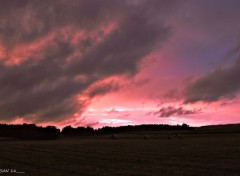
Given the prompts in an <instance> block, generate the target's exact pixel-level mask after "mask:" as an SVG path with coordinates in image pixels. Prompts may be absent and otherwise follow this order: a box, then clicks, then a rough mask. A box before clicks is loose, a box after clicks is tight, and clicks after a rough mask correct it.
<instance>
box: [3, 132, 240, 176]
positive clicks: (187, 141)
mask: <svg viewBox="0 0 240 176" xmlns="http://www.w3.org/2000/svg"><path fill="white" fill-rule="evenodd" d="M153 134H154V135H155V137H154V138H152V139H149V140H143V138H142V136H143V135H142V134H129V136H128V135H126V134H125V136H124V138H121V137H119V139H118V140H111V139H110V138H109V136H106V137H102V138H98V137H95V138H89V139H60V140H56V141H3V142H0V169H16V170H17V171H23V172H26V173H25V174H17V175H32V176H65V175H69V176H81V175H82V176H88V175H89V176H90V175H98V176H102V175H106V176H112V175H114V176H115V175H117V176H118V175H119V176H122V175H126V176H130V175H136V176H141V175H156V176H240V164H239V163H240V134H239V133H236V134H181V137H183V139H179V138H172V139H168V138H164V134H159V136H157V135H156V133H152V134H151V133H149V135H152V136H153ZM156 136H157V137H156ZM0 175H16V174H13V173H12V174H10V173H3V172H2V173H1V174H0Z"/></svg>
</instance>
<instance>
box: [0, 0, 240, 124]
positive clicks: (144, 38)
mask: <svg viewBox="0 0 240 176" xmlns="http://www.w3.org/2000/svg"><path fill="white" fill-rule="evenodd" d="M0 1H1V6H0V123H13V124H19V123H36V124H37V125H43V126H45V125H55V126H57V127H60V128H62V127H64V126H67V125H72V126H74V127H76V126H91V127H93V128H99V127H103V126H122V125H138V124H170V125H176V124H180V125H181V124H183V123H187V124H189V125H191V126H202V125H211V124H228V123H239V122H240V116H239V114H240V40H239V39H240V33H239V31H240V23H239V16H240V11H239V7H240V1H239V0H158V1H156V0H131V1H130V0H49V1H41V0H21V1H19V0H0Z"/></svg>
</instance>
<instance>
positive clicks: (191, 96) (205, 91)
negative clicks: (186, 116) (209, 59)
mask: <svg viewBox="0 0 240 176" xmlns="http://www.w3.org/2000/svg"><path fill="white" fill-rule="evenodd" d="M239 75H240V60H238V61H237V62H236V63H235V64H233V65H232V66H230V67H227V68H219V69H217V70H215V71H214V72H212V73H210V74H208V75H206V76H204V77H202V78H200V79H198V80H196V81H195V82H193V83H191V84H189V85H188V86H187V88H186V90H185V92H184V96H185V103H195V102H198V101H204V102H214V101H217V100H219V99H222V98H226V99H232V98H234V97H235V96H236V95H237V93H239V91H240V76H239Z"/></svg>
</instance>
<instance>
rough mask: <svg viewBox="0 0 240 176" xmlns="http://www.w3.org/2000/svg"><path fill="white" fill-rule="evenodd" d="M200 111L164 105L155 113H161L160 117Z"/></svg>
mask: <svg viewBox="0 0 240 176" xmlns="http://www.w3.org/2000/svg"><path fill="white" fill-rule="evenodd" d="M196 113H199V110H195V109H194V110H187V109H185V108H183V107H174V106H168V107H162V108H161V109H160V110H159V111H157V112H154V113H153V114H154V115H159V117H170V116H172V115H189V114H196Z"/></svg>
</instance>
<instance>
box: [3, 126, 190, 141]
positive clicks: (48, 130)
mask: <svg viewBox="0 0 240 176" xmlns="http://www.w3.org/2000/svg"><path fill="white" fill-rule="evenodd" d="M191 129H193V128H192V127H190V126H189V125H187V124H183V125H175V126H172V125H163V124H161V125H157V124H155V125H134V126H132V125H129V126H120V127H108V126H106V127H103V128H99V129H93V128H92V127H76V128H73V127H72V126H66V127H64V128H63V129H62V131H60V130H59V129H58V128H56V127H55V126H47V127H39V126H36V125H35V124H22V125H11V124H0V137H11V138H18V139H22V140H52V139H58V138H59V136H60V135H62V136H66V137H67V136H68V137H76V136H96V135H106V134H118V133H128V132H141V131H161V130H191Z"/></svg>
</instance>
